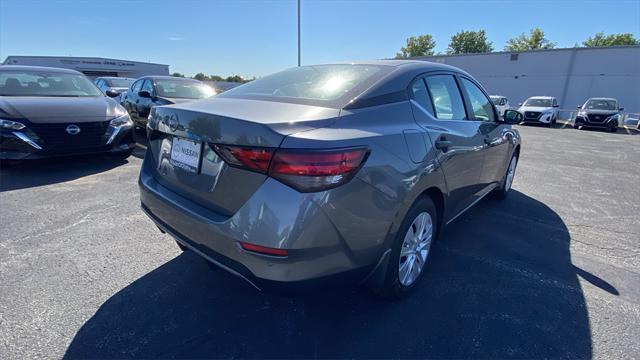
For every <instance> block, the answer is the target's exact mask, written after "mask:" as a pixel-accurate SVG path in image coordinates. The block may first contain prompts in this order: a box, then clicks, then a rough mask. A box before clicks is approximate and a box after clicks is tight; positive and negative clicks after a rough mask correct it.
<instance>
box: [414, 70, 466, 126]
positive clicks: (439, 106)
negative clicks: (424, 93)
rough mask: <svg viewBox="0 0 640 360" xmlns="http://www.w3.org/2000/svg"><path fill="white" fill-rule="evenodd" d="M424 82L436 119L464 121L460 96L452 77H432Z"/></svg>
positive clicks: (464, 115)
mask: <svg viewBox="0 0 640 360" xmlns="http://www.w3.org/2000/svg"><path fill="white" fill-rule="evenodd" d="M424 80H425V82H426V84H427V89H428V92H429V97H430V100H431V104H432V107H433V112H434V114H435V117H436V118H437V119H442V120H466V118H467V115H466V113H465V111H464V103H463V102H462V96H461V95H460V90H459V89H458V85H457V84H456V80H455V79H454V77H453V75H433V76H428V77H426V78H425V79H424Z"/></svg>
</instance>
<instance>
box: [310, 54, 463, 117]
mask: <svg viewBox="0 0 640 360" xmlns="http://www.w3.org/2000/svg"><path fill="white" fill-rule="evenodd" d="M341 64H353V65H378V66H388V67H391V68H392V69H391V71H389V72H388V73H387V74H386V75H385V76H384V77H382V78H381V79H380V80H378V81H376V82H375V83H374V84H373V85H372V86H371V87H370V88H368V89H367V90H365V91H364V92H363V93H362V94H360V95H359V96H358V99H357V100H355V101H353V102H352V103H350V104H349V105H347V106H345V109H348V108H357V107H363V106H367V105H366V104H368V103H370V102H369V101H368V100H371V99H375V98H378V97H387V96H390V95H393V94H398V96H403V95H404V94H406V89H407V86H408V85H409V84H410V83H411V81H413V79H414V78H415V77H417V76H419V75H422V74H425V73H429V72H440V71H443V72H449V73H457V74H461V75H465V76H467V77H469V78H472V79H473V77H472V76H471V75H469V74H468V73H467V72H465V71H464V70H461V69H459V68H456V67H453V66H450V65H446V64H441V63H435V62H431V61H426V60H404V59H390V60H368V61H345V62H334V63H329V64H316V65H317V66H319V65H341ZM310 66H314V65H310ZM400 94H402V95H400Z"/></svg>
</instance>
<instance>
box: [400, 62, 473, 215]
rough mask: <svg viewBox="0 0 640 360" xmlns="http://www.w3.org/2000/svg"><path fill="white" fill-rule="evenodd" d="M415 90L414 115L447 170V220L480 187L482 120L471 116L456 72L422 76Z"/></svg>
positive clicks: (445, 171) (415, 84) (414, 86)
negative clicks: (473, 118) (480, 121)
mask: <svg viewBox="0 0 640 360" xmlns="http://www.w3.org/2000/svg"><path fill="white" fill-rule="evenodd" d="M422 89H424V90H425V91H423V90H422ZM412 92H413V94H412V96H413V99H412V101H411V103H412V107H413V112H414V116H415V119H416V121H417V122H418V124H420V125H421V126H422V127H423V128H424V129H425V130H426V131H427V133H428V134H429V141H431V143H432V145H433V147H432V149H433V151H435V152H436V157H437V159H438V161H439V163H440V165H441V167H442V169H443V171H444V175H445V179H446V182H447V188H448V191H449V204H450V205H449V207H448V209H447V214H446V217H445V218H446V219H447V220H448V219H450V218H452V217H453V216H455V215H456V214H458V213H459V212H461V211H462V210H464V209H465V208H466V207H467V206H469V205H470V204H471V203H472V202H473V201H474V200H475V196H476V193H477V192H478V191H479V190H480V186H479V182H480V175H481V173H482V163H483V153H482V149H483V146H484V139H483V136H482V134H481V133H480V129H479V125H480V124H479V123H478V122H476V121H471V120H469V118H470V117H469V115H468V114H467V112H466V110H465V106H464V100H463V96H462V94H461V92H460V88H459V86H458V82H457V79H456V77H455V76H454V75H453V74H448V73H438V74H432V75H431V74H430V75H427V76H424V77H422V78H419V79H417V80H415V82H414V83H413V86H412ZM425 97H426V98H425Z"/></svg>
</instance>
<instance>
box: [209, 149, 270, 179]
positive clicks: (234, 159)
mask: <svg viewBox="0 0 640 360" xmlns="http://www.w3.org/2000/svg"><path fill="white" fill-rule="evenodd" d="M213 150H215V152H216V153H217V154H218V155H220V157H222V159H223V160H224V161H225V162H226V163H227V164H229V165H231V166H235V167H240V168H245V169H248V170H252V171H257V172H261V173H266V172H267V171H268V170H269V163H270V162H271V158H272V157H273V151H274V149H270V148H251V147H243V146H229V145H218V144H215V145H213Z"/></svg>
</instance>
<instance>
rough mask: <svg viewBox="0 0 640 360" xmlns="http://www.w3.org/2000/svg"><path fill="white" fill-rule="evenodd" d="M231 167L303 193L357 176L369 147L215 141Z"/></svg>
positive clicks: (325, 187)
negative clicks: (246, 144) (262, 145)
mask: <svg viewBox="0 0 640 360" xmlns="http://www.w3.org/2000/svg"><path fill="white" fill-rule="evenodd" d="M211 146H212V147H213V150H214V151H215V152H216V153H217V154H218V155H219V156H220V157H221V158H222V159H223V160H224V161H225V162H226V163H227V164H229V165H230V166H234V167H239V168H243V169H247V170H251V171H256V172H260V173H264V174H269V176H271V177H273V178H274V179H277V180H279V181H281V182H283V183H285V184H287V185H289V186H291V187H292V188H294V189H296V190H298V191H300V192H316V191H323V190H328V189H331V188H334V187H337V186H340V185H342V184H344V183H346V182H348V181H349V180H351V179H352V178H353V176H355V174H356V173H357V172H358V170H359V169H360V167H361V166H362V164H364V162H365V161H366V158H367V155H368V154H369V150H368V149H366V148H349V149H331V150H317V149H314V150H308V149H296V150H289V149H277V150H276V149H273V148H258V147H255V148H254V147H244V146H233V145H220V144H212V145H211Z"/></svg>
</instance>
